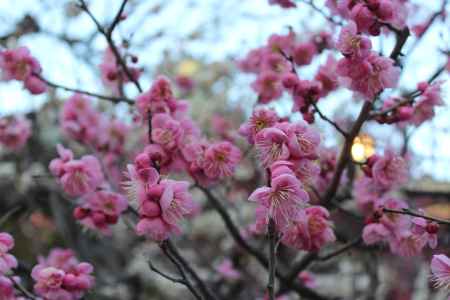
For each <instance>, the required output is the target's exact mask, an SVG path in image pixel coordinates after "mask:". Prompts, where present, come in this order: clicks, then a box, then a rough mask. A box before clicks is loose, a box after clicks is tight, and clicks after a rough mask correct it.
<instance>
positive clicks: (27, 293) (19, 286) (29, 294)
mask: <svg viewBox="0 0 450 300" xmlns="http://www.w3.org/2000/svg"><path fill="white" fill-rule="evenodd" d="M7 277H8V279H9V280H11V281H12V283H13V285H14V287H15V288H16V289H17V290H18V291H19V292H20V293H21V294H22V295H23V296H25V297H26V298H29V299H32V300H38V297H37V296H36V295H34V294H33V293H32V292H30V291H28V290H27V289H26V288H25V287H24V286H23V285H22V284H20V282H18V281H16V280H15V279H14V278H13V276H7Z"/></svg>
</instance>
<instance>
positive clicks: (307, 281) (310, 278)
mask: <svg viewBox="0 0 450 300" xmlns="http://www.w3.org/2000/svg"><path fill="white" fill-rule="evenodd" d="M298 279H299V280H300V282H301V283H303V285H304V286H306V287H308V288H310V289H315V288H317V282H316V278H315V277H314V275H313V274H312V273H311V272H308V271H302V272H300V274H298Z"/></svg>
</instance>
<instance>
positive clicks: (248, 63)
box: [239, 31, 338, 121]
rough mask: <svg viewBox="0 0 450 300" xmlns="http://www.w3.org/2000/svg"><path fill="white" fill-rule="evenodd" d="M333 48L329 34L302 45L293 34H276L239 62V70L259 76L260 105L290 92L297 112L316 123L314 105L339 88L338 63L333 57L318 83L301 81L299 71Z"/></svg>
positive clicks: (256, 87) (321, 70)
mask: <svg viewBox="0 0 450 300" xmlns="http://www.w3.org/2000/svg"><path fill="white" fill-rule="evenodd" d="M332 47H333V41H332V38H331V35H330V34H329V33H327V32H319V33H317V34H312V35H311V36H310V37H309V38H308V39H305V40H302V41H299V40H298V38H297V36H296V34H295V33H294V32H292V31H290V32H289V33H288V34H286V35H278V34H274V35H272V36H270V37H269V39H268V41H267V44H266V45H265V46H263V47H261V48H257V49H254V50H251V51H250V52H249V53H248V54H247V56H246V57H245V59H243V60H241V61H239V67H240V69H241V70H242V71H244V72H247V73H254V74H256V75H257V78H256V80H255V81H254V82H253V83H252V88H253V90H254V91H255V92H256V93H257V94H258V102H259V103H262V104H266V103H269V102H271V101H273V100H276V99H278V98H280V97H281V96H282V95H283V92H284V91H286V92H288V93H289V94H290V95H291V96H292V98H293V100H294V107H293V110H294V111H300V112H301V113H302V114H303V116H304V119H305V120H311V121H312V119H313V115H312V106H311V105H312V104H313V103H315V102H317V101H318V100H319V98H320V97H323V96H326V95H327V94H328V93H330V92H331V91H333V90H335V89H336V88H337V87H338V77H337V76H336V72H335V70H336V61H335V60H334V59H333V57H332V56H330V57H329V58H328V60H327V61H326V63H325V64H324V65H323V66H321V67H319V70H318V71H317V74H316V75H315V78H314V80H301V79H300V78H299V76H298V75H297V71H296V67H301V66H306V65H309V64H310V63H311V62H312V61H313V59H314V57H315V56H317V55H319V54H320V53H322V52H323V51H324V50H325V49H331V48H332Z"/></svg>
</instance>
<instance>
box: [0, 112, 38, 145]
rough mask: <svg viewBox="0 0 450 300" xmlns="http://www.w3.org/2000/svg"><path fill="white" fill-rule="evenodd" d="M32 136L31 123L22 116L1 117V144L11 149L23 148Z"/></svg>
mask: <svg viewBox="0 0 450 300" xmlns="http://www.w3.org/2000/svg"><path fill="white" fill-rule="evenodd" d="M30 136H31V123H30V121H28V120H27V119H25V118H22V117H3V118H0V144H1V145H3V146H5V147H6V148H8V149H10V150H16V151H17V150H19V149H20V148H22V147H23V146H24V145H25V144H26V142H27V140H28V139H29V138H30Z"/></svg>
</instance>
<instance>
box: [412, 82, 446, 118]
mask: <svg viewBox="0 0 450 300" xmlns="http://www.w3.org/2000/svg"><path fill="white" fill-rule="evenodd" d="M418 90H419V91H420V92H421V93H422V95H421V96H420V97H419V99H418V100H417V103H416V105H415V106H414V115H413V117H412V120H411V122H412V123H413V124H414V125H416V126H419V125H421V124H422V123H423V122H425V121H427V120H430V119H431V118H433V117H434V115H435V112H434V111H435V107H436V106H442V105H444V102H443V100H442V95H441V92H442V81H438V82H435V83H433V84H428V83H426V82H420V83H419V84H418Z"/></svg>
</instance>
